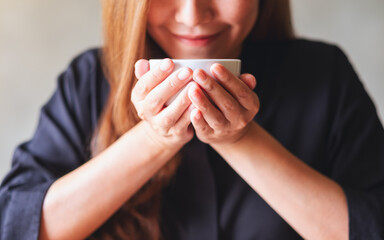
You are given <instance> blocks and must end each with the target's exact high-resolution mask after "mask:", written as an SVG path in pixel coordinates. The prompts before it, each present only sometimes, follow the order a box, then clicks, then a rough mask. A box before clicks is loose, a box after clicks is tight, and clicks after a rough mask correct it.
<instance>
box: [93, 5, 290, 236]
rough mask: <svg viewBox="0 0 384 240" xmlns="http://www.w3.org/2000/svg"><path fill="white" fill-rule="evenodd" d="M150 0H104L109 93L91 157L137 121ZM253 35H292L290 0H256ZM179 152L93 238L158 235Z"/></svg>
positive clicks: (104, 61)
mask: <svg viewBox="0 0 384 240" xmlns="http://www.w3.org/2000/svg"><path fill="white" fill-rule="evenodd" d="M149 2H150V0H102V16H103V18H102V19H103V33H104V45H103V48H102V65H103V68H104V69H103V70H104V73H105V75H106V77H107V79H108V82H109V85H110V93H109V97H108V99H107V102H106V105H105V106H104V109H103V114H102V116H101V117H100V120H99V126H98V128H97V129H96V131H95V133H94V137H93V140H92V146H91V149H92V155H93V156H95V155H97V154H98V153H100V152H101V151H103V150H104V149H106V148H107V147H108V146H110V145H111V144H112V143H113V142H114V141H116V140H117V139H118V138H119V137H120V136H122V135H123V134H124V133H125V132H127V131H128V130H130V129H131V128H132V127H133V126H135V125H136V124H137V123H138V122H139V121H140V119H139V117H138V116H137V113H136V110H135V108H134V106H133V104H132V102H131V91H132V88H133V87H134V85H135V83H136V81H137V79H136V78H135V75H134V65H135V62H136V61H137V60H139V59H141V58H150V57H151V55H150V54H151V53H150V52H149V51H150V50H149V49H150V47H151V46H150V45H151V43H150V41H149V40H148V39H149V38H148V37H147V33H146V21H147V14H148V9H149ZM250 36H251V37H252V38H253V39H289V38H293V30H292V24H291V16H290V7H289V0H260V7H259V16H258V20H257V22H256V24H255V26H254V28H253V30H252V31H251V33H250ZM179 160H180V155H179V154H177V155H176V156H175V157H173V159H171V160H170V161H169V162H168V163H167V164H166V165H165V166H164V167H163V168H162V169H160V170H159V171H158V172H157V173H156V174H155V176H153V177H152V178H151V179H150V180H149V181H148V182H147V183H146V184H145V185H144V186H143V187H142V188H141V189H140V190H139V191H138V192H137V193H135V195H134V196H133V197H131V199H129V200H128V201H127V202H126V203H125V204H124V205H123V206H122V207H121V208H120V210H118V211H117V212H116V213H115V214H114V215H113V216H112V217H111V218H110V219H109V220H108V221H107V222H106V223H105V224H104V225H103V226H101V227H100V228H99V229H98V230H97V231H96V232H95V233H94V234H93V235H92V237H91V238H93V239H132V240H136V239H161V230H160V224H159V220H160V214H161V213H160V208H161V197H160V196H161V191H162V189H163V188H164V187H165V186H166V184H167V183H168V182H169V180H170V179H171V178H172V176H173V175H174V173H175V171H176V169H177V167H178V164H179Z"/></svg>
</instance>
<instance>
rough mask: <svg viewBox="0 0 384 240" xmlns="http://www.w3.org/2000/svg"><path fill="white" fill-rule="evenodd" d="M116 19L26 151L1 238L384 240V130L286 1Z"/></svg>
mask: <svg viewBox="0 0 384 240" xmlns="http://www.w3.org/2000/svg"><path fill="white" fill-rule="evenodd" d="M103 20H104V34H105V43H104V46H103V47H102V48H101V49H96V50H90V51H87V52H86V53H84V54H82V55H81V56H79V57H78V58H76V59H75V60H74V61H73V62H72V63H71V65H70V66H69V68H68V70H67V71H65V72H64V73H63V74H62V75H61V76H60V78H59V81H58V88H57V91H56V92H55V94H54V95H53V97H52V98H51V100H50V101H49V102H48V103H47V104H46V105H45V106H44V107H43V108H42V111H41V117H40V123H39V127H38V129H37V131H36V134H35V136H34V137H33V139H32V140H31V141H29V142H27V143H24V144H22V145H20V146H19V147H18V148H17V149H16V152H15V155H14V159H13V167H12V170H11V172H10V173H9V174H8V175H7V177H6V178H5V179H4V181H3V183H2V186H1V192H0V204H1V222H0V226H1V229H0V238H1V239H84V238H90V239H301V238H305V239H347V238H351V239H382V238H384V227H383V226H384V204H383V200H384V148H383V147H382V146H383V145H384V131H383V128H382V125H381V123H380V121H379V120H378V117H377V115H376V111H375V108H374V106H373V104H372V102H371V100H370V99H369V97H368V95H367V94H366V92H365V90H364V88H363V86H362V85H361V83H360V81H359V80H358V78H357V76H356V74H355V72H354V70H353V68H352V67H351V65H350V64H349V62H348V60H347V58H346V57H345V56H344V54H343V53H342V52H341V51H340V50H339V49H338V48H337V47H334V46H329V45H326V44H323V43H317V42H309V41H305V40H298V39H295V38H294V36H293V31H292V27H291V21H290V13H289V2H288V1H287V0H286V1H283V0H281V1H278V0H268V1H266V0H224V1H222V0H220V1H219V0H208V1H207V0H152V1H149V0H108V1H103ZM149 58H164V60H163V61H162V63H161V64H160V66H159V67H157V68H155V69H149V65H148V61H147V59H149ZM169 58H240V59H242V72H243V73H244V74H242V75H241V76H240V77H239V78H237V77H235V76H233V75H232V74H231V73H229V72H228V71H227V70H226V69H225V68H224V67H223V66H221V65H219V64H215V65H213V66H212V68H211V73H212V74H213V76H214V77H215V79H213V78H211V77H210V76H209V75H208V74H206V73H205V72H204V71H202V70H195V71H192V70H191V69H189V68H184V69H180V70H178V71H176V72H173V67H174V64H173V62H172V60H170V59H169ZM256 79H257V80H256ZM256 82H257V83H256ZM256 85H257V86H256ZM185 86H187V87H186V88H185V90H184V91H182V93H181V94H180V95H178V97H177V98H176V99H175V100H174V101H173V102H172V103H171V104H170V105H169V106H165V102H166V101H167V99H169V98H171V97H172V96H173V95H174V94H175V93H176V92H178V90H179V89H181V88H183V87H185Z"/></svg>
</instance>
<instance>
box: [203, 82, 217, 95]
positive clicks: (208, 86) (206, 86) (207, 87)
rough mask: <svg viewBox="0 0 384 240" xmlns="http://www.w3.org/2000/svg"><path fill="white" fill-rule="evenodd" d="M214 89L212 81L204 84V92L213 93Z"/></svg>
mask: <svg viewBox="0 0 384 240" xmlns="http://www.w3.org/2000/svg"><path fill="white" fill-rule="evenodd" d="M214 88H215V84H214V82H213V81H212V80H208V81H207V83H206V84H204V90H205V91H207V92H211V91H213V89H214Z"/></svg>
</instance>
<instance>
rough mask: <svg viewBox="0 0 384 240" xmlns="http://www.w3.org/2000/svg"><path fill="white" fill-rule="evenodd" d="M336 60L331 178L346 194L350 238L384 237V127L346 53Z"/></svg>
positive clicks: (331, 135)
mask: <svg viewBox="0 0 384 240" xmlns="http://www.w3.org/2000/svg"><path fill="white" fill-rule="evenodd" d="M335 59H336V62H335V64H334V66H335V69H334V82H336V83H337V84H335V85H334V89H332V91H333V94H334V97H333V99H334V102H333V109H334V113H335V114H334V116H335V117H334V119H333V122H332V129H331V133H330V138H329V142H328V150H329V151H328V154H329V158H328V159H331V162H330V163H329V164H330V166H331V167H330V168H329V169H331V172H330V176H331V177H332V178H333V179H335V180H336V181H337V182H338V183H340V185H341V186H342V188H343V189H344V191H345V194H346V197H347V202H348V211H349V236H350V239H384V130H383V127H382V124H381V122H380V120H379V118H378V116H377V113H376V109H375V106H374V104H373V102H372V101H371V99H370V98H369V96H368V94H367V93H366V91H365V90H364V86H363V85H362V83H361V82H360V81H359V79H358V76H357V75H356V73H355V71H354V69H353V67H352V66H351V64H350V63H349V61H348V59H347V57H346V56H345V55H344V54H343V53H342V52H341V51H340V50H339V49H337V51H336V58H335Z"/></svg>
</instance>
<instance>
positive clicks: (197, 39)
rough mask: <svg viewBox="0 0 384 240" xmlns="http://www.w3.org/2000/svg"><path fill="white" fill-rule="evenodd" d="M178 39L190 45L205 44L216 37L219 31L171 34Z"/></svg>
mask: <svg viewBox="0 0 384 240" xmlns="http://www.w3.org/2000/svg"><path fill="white" fill-rule="evenodd" d="M172 35H173V36H174V37H175V38H176V39H177V40H178V41H180V42H182V43H184V44H187V45H191V46H205V45H208V44H209V43H211V42H212V41H213V40H215V39H216V38H217V36H218V35H219V33H217V34H211V35H179V34H172Z"/></svg>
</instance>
